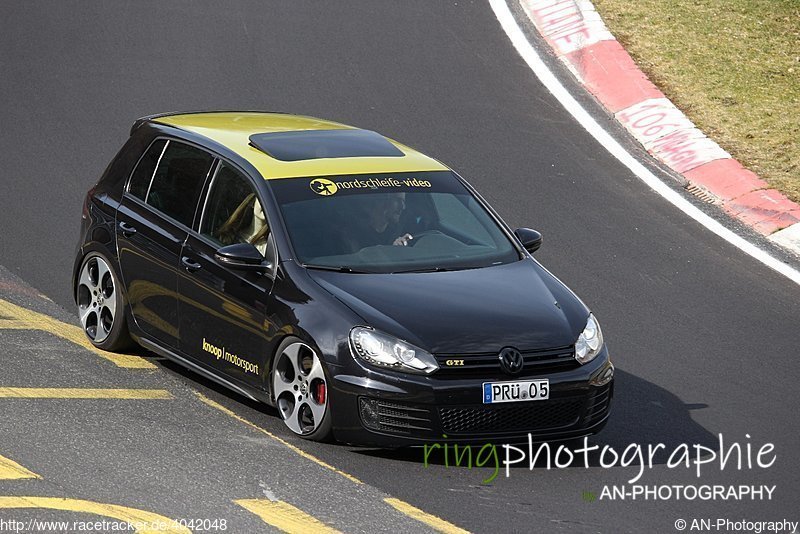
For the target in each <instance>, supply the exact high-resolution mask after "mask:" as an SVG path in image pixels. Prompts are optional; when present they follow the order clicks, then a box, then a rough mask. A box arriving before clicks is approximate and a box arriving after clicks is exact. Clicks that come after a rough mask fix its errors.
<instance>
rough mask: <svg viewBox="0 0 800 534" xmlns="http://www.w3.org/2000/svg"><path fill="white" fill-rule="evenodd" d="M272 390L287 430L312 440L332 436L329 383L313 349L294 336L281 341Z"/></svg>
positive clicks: (323, 439) (328, 438) (274, 367)
mask: <svg viewBox="0 0 800 534" xmlns="http://www.w3.org/2000/svg"><path fill="white" fill-rule="evenodd" d="M272 393H273V395H274V396H275V403H276V405H277V406H278V411H279V412H280V414H281V419H283V422H284V424H286V426H287V427H289V430H291V431H292V432H294V433H295V434H297V435H299V436H301V437H303V438H305V439H310V440H313V441H329V440H330V439H331V437H332V435H333V433H332V430H331V428H332V425H331V416H330V402H329V401H330V399H329V398H328V382H327V379H326V378H325V370H324V369H323V367H322V360H321V359H320V357H319V355H318V354H317V353H316V352H315V351H314V349H312V348H311V347H310V346H308V345H307V344H305V343H303V342H302V341H301V340H299V339H297V338H294V337H291V338H287V339H285V340H284V341H283V343H281V345H280V347H278V351H277V354H276V356H275V361H274V364H273V366H272Z"/></svg>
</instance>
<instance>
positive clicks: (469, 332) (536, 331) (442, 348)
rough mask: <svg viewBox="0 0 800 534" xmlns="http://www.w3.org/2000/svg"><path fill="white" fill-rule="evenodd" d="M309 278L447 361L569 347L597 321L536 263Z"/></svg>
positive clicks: (369, 319) (373, 322)
mask: <svg viewBox="0 0 800 534" xmlns="http://www.w3.org/2000/svg"><path fill="white" fill-rule="evenodd" d="M308 273H309V275H310V276H311V277H312V278H313V279H314V280H315V281H316V282H317V283H318V284H319V285H320V286H321V287H322V288H324V289H325V290H327V291H328V292H329V293H331V294H332V295H333V296H335V297H336V298H337V299H339V300H340V301H341V302H343V303H344V304H346V305H347V306H348V307H349V308H350V309H352V310H353V311H354V312H355V313H357V314H358V315H360V316H361V318H362V319H363V320H364V323H365V325H367V326H372V327H374V328H376V329H378V330H381V331H383V332H386V333H388V334H392V335H394V336H397V337H399V338H401V339H405V340H407V341H409V342H411V343H413V344H415V345H418V346H419V347H421V348H423V349H425V350H428V351H430V352H432V353H439V354H451V353H452V354H457V353H462V354H470V353H485V352H497V351H499V350H500V349H502V348H503V347H508V346H511V347H516V348H517V349H520V350H532V349H541V348H554V347H564V346H568V345H571V344H573V343H574V342H575V339H576V338H577V337H578V334H579V333H580V332H581V330H583V328H584V326H585V323H586V317H587V316H588V313H589V312H588V310H587V309H586V307H585V306H584V305H583V303H582V302H581V301H580V300H579V299H578V298H577V297H576V296H575V295H574V294H573V293H572V292H571V291H570V290H569V289H567V288H566V286H564V285H563V284H562V283H561V282H560V281H559V280H557V279H556V278H555V277H553V276H552V275H551V274H550V273H549V272H548V271H547V270H545V269H544V268H543V267H542V266H541V265H539V264H538V263H537V262H535V261H533V260H531V259H529V258H526V259H523V260H520V261H517V262H514V263H509V264H505V265H496V266H492V267H485V268H481V269H467V270H462V271H445V272H430V273H398V274H355V273H340V272H333V271H321V270H312V269H309V270H308Z"/></svg>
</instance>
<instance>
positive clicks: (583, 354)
mask: <svg viewBox="0 0 800 534" xmlns="http://www.w3.org/2000/svg"><path fill="white" fill-rule="evenodd" d="M602 348H603V332H602V331H601V330H600V323H598V322H597V319H595V318H594V315H592V314H591V313H590V314H589V320H588V321H586V328H584V329H583V332H581V335H579V336H578V341H576V342H575V359H576V360H578V361H579V362H580V363H581V364H584V363H589V362H590V361H592V360H594V357H595V356H597V355H598V354H599V353H600V349H602Z"/></svg>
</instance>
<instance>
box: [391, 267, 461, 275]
mask: <svg viewBox="0 0 800 534" xmlns="http://www.w3.org/2000/svg"><path fill="white" fill-rule="evenodd" d="M463 268H464V267H423V268H421V269H409V270H407V271H392V274H403V273H443V272H445V271H459V270H461V269H463Z"/></svg>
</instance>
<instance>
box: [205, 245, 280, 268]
mask: <svg viewBox="0 0 800 534" xmlns="http://www.w3.org/2000/svg"><path fill="white" fill-rule="evenodd" d="M214 258H215V259H216V260H217V261H218V262H219V263H220V264H222V265H225V266H227V267H230V268H232V269H240V270H243V271H263V272H267V273H268V272H270V271H272V264H271V263H270V262H268V261H267V260H265V259H264V256H262V255H261V253H260V252H259V251H258V249H257V248H256V247H255V246H254V245H252V244H250V243H235V244H233V245H227V246H225V247H222V248H220V249H217V252H216V253H215V254H214Z"/></svg>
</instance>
